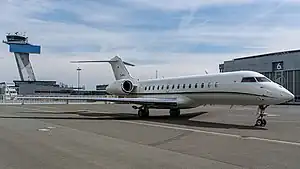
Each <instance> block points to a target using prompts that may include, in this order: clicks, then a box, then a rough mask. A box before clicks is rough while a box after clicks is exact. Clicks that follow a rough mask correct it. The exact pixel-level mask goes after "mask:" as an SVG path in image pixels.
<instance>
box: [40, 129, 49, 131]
mask: <svg viewBox="0 0 300 169" xmlns="http://www.w3.org/2000/svg"><path fill="white" fill-rule="evenodd" d="M38 131H50V130H49V129H38Z"/></svg>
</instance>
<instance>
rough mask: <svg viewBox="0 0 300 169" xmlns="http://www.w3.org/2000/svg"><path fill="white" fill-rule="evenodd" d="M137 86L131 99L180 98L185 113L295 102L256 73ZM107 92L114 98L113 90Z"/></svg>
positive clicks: (219, 74)
mask: <svg viewBox="0 0 300 169" xmlns="http://www.w3.org/2000/svg"><path fill="white" fill-rule="evenodd" d="M243 78H244V80H243ZM135 86H136V88H135V89H134V90H133V91H132V92H130V93H129V94H128V95H127V96H130V97H132V96H135V97H144V98H145V97H147V98H149V97H155V98H177V100H178V102H177V108H181V109H183V108H194V107H198V106H200V105H205V104H217V105H273V104H280V103H283V102H287V101H289V100H292V99H294V95H293V94H292V93H290V92H289V91H288V90H287V89H285V88H283V87H282V86H280V85H279V84H277V83H274V82H272V81H270V80H269V79H268V78H266V77H265V76H263V75H262V74H260V73H257V72H253V71H237V72H227V73H218V74H208V75H201V76H186V77H177V78H168V79H154V80H146V81H138V82H136V84H135ZM107 91H108V92H109V93H111V94H114V93H113V92H110V91H111V88H110V87H108V89H107ZM154 107H156V106H154ZM157 108H169V107H168V106H167V107H163V106H162V107H157Z"/></svg>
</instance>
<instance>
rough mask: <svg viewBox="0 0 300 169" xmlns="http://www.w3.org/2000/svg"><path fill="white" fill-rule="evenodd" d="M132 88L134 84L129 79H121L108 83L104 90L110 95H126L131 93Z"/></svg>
mask: <svg viewBox="0 0 300 169" xmlns="http://www.w3.org/2000/svg"><path fill="white" fill-rule="evenodd" d="M133 89H134V84H133V83H132V81H131V80H128V79H122V80H117V81H115V82H113V83H112V84H110V85H108V86H107V88H106V92H107V93H109V94H112V95H127V94H129V93H131V92H132V91H133Z"/></svg>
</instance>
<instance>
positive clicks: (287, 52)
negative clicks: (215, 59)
mask: <svg viewBox="0 0 300 169" xmlns="http://www.w3.org/2000/svg"><path fill="white" fill-rule="evenodd" d="M298 52H299V53H300V50H289V51H281V52H273V53H267V54H262V55H254V56H248V57H241V58H236V59H233V60H244V59H252V58H258V57H265V56H273V55H283V54H290V53H298Z"/></svg>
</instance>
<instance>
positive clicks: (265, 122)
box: [262, 119, 267, 127]
mask: <svg viewBox="0 0 300 169" xmlns="http://www.w3.org/2000/svg"><path fill="white" fill-rule="evenodd" d="M266 124H267V120H265V119H262V126H263V127H264V126H266Z"/></svg>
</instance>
